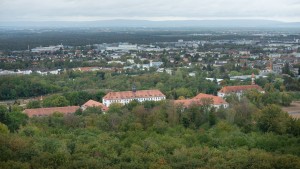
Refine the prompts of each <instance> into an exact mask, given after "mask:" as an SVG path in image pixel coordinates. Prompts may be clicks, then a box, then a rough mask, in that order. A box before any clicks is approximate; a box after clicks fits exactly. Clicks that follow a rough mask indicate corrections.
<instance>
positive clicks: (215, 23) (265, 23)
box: [0, 20, 300, 28]
mask: <svg viewBox="0 0 300 169" xmlns="http://www.w3.org/2000/svg"><path fill="white" fill-rule="evenodd" d="M0 26H1V27H158V28H161V27H237V28H243V27H247V28H249V27H254V28H256V27H257V28H263V27H265V28H300V22H280V21H272V20H184V21H146V20H102V21H82V22H70V21H50V22H32V21H21V22H14V21H12V22H0Z"/></svg>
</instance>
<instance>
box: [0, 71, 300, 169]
mask: <svg viewBox="0 0 300 169" xmlns="http://www.w3.org/2000/svg"><path fill="white" fill-rule="evenodd" d="M211 73H213V72H211ZM206 76H208V75H207V74H206V73H204V74H202V73H201V71H198V74H197V75H196V77H190V76H188V71H187V70H185V69H178V70H177V71H176V72H175V74H174V75H168V74H166V73H162V74H157V73H153V72H152V73H149V72H148V73H147V72H140V74H134V75H128V74H127V75H126V74H125V73H123V74H119V73H113V72H87V73H82V72H76V71H75V72H74V71H66V72H64V73H62V74H60V75H48V76H40V75H37V74H33V75H28V76H3V77H1V81H0V82H1V83H0V86H1V87H0V89H1V92H0V94H1V99H18V98H22V97H24V98H26V97H33V96H36V97H37V96H40V95H44V94H47V96H44V98H43V100H35V101H31V102H29V103H28V104H27V105H26V107H27V108H38V107H55V106H68V105H82V104H83V103H84V102H86V101H88V100H89V99H94V100H97V101H101V100H102V97H103V96H104V95H105V94H106V93H107V92H108V91H111V90H115V91H116V89H118V90H120V91H124V90H130V89H131V87H132V85H133V84H135V85H136V87H137V88H138V89H139V90H140V89H151V88H156V89H160V90H161V91H162V92H163V93H164V94H166V96H167V98H168V100H166V101H161V102H151V101H147V102H144V103H139V102H136V101H132V102H131V103H129V104H127V105H125V106H122V105H119V104H113V105H111V106H110V109H109V111H108V112H106V113H103V112H102V111H101V109H100V108H95V107H92V108H88V109H86V110H85V111H81V110H78V111H76V113H75V114H71V115H66V116H63V115H62V114H60V113H59V112H57V113H54V114H53V115H51V116H49V117H34V118H28V117H27V116H26V115H25V114H23V113H22V111H23V109H24V108H23V107H21V106H20V105H19V103H18V100H17V101H16V102H15V103H14V104H11V105H10V106H9V107H5V106H0V152H1V153H0V166H1V168H4V169H6V168H9V169H10V168H25V169H26V168H39V169H40V168H45V169H46V168H47V169H50V168H253V169H254V168H255V169H257V168H278V169H282V168H289V169H291V168H300V120H296V119H293V118H291V117H290V116H289V115H288V114H287V113H286V112H283V111H282V110H281V106H286V105H289V104H290V103H291V101H292V100H293V99H299V93H298V94H297V92H295V91H293V92H292V93H291V91H292V90H290V89H287V88H286V86H288V85H287V82H289V80H291V79H283V81H281V80H276V77H274V76H272V75H270V76H269V77H268V78H266V79H257V80H256V82H257V84H259V85H261V86H263V88H264V90H265V91H266V93H265V94H263V93H259V92H257V91H248V92H247V93H246V94H245V95H244V96H243V97H242V98H241V99H238V98H237V97H235V96H234V95H233V96H229V97H227V98H226V100H227V102H229V104H230V108H228V109H222V108H221V109H215V108H213V107H211V106H210V104H209V102H207V104H203V105H201V106H199V105H192V106H190V107H189V108H183V107H181V106H180V105H179V106H178V105H177V106H176V105H174V103H173V102H172V99H179V98H180V99H182V98H191V97H193V96H195V95H197V94H198V93H200V92H202V93H210V94H215V93H216V92H217V91H218V90H219V85H217V83H216V82H214V81H207V80H205V77H206ZM223 83H224V84H221V85H225V84H227V85H233V84H248V83H250V82H249V81H244V82H238V81H229V80H225V81H224V82H223ZM295 83H297V81H296V82H295ZM8 88H9V89H11V90H5V89H8ZM32 90H34V92H32ZM48 95H49V96H48Z"/></svg>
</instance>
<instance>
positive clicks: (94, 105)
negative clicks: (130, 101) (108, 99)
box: [82, 100, 108, 111]
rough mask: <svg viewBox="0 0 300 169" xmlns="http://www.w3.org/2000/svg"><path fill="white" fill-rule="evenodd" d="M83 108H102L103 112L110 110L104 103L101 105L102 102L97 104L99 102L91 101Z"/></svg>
mask: <svg viewBox="0 0 300 169" xmlns="http://www.w3.org/2000/svg"><path fill="white" fill-rule="evenodd" d="M82 106H84V107H86V108H87V107H98V106H99V107H101V109H102V110H103V111H107V110H108V108H107V107H106V106H105V105H104V104H102V103H100V102H97V101H95V100H89V101H87V102H86V103H84V104H83V105H82Z"/></svg>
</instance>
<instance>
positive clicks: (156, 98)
mask: <svg viewBox="0 0 300 169" xmlns="http://www.w3.org/2000/svg"><path fill="white" fill-rule="evenodd" d="M165 99H166V97H147V98H131V99H111V100H110V99H103V100H102V103H103V104H104V105H105V106H107V107H109V106H110V105H111V104H112V103H120V104H123V105H125V104H128V103H130V102H131V101H133V100H137V101H138V102H144V101H161V100H165Z"/></svg>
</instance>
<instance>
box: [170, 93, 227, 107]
mask: <svg viewBox="0 0 300 169" xmlns="http://www.w3.org/2000/svg"><path fill="white" fill-rule="evenodd" d="M203 99H212V101H213V105H222V104H227V102H226V101H225V100H224V99H222V98H221V97H218V96H214V95H209V94H203V93H200V94H198V95H197V96H195V97H194V98H192V99H185V100H175V101H174V103H175V104H182V105H183V106H184V107H189V106H190V105H192V104H197V105H202V104H203Z"/></svg>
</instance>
